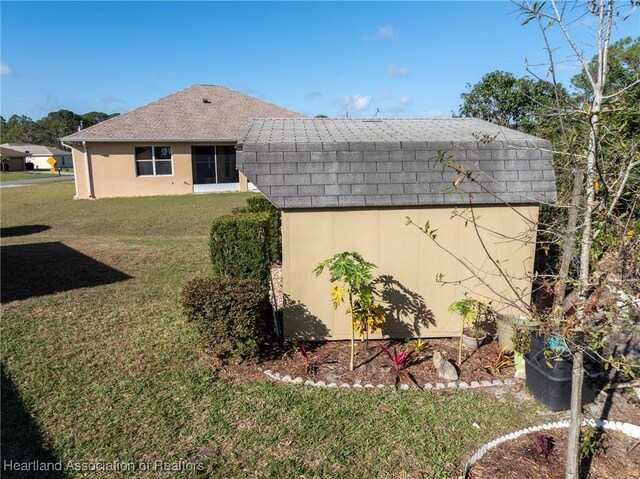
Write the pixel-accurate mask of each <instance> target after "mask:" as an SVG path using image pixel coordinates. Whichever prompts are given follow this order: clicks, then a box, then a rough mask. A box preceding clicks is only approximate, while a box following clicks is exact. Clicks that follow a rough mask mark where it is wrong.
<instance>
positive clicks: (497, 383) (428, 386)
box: [263, 369, 518, 391]
mask: <svg viewBox="0 0 640 479" xmlns="http://www.w3.org/2000/svg"><path fill="white" fill-rule="evenodd" d="M263 373H264V374H265V375H266V376H267V377H269V378H271V379H273V380H275V381H280V382H283V383H287V384H296V385H305V386H313V387H316V388H344V389H375V388H378V389H385V388H386V387H387V386H386V385H385V384H378V385H374V384H371V383H367V384H365V385H362V383H361V382H356V383H354V384H349V383H341V384H338V383H335V382H332V383H329V384H327V383H326V382H325V381H313V380H311V379H307V380H306V381H305V379H304V378H302V377H300V376H297V377H295V378H292V377H291V376H290V375H288V374H287V375H285V376H281V375H280V373H277V372H276V373H274V372H273V371H271V370H270V369H265V370H264V371H263ZM517 383H518V381H516V380H514V379H505V380H504V381H502V380H500V379H496V380H494V381H486V380H483V381H480V382H478V381H471V382H470V383H467V382H465V381H453V382H449V383H446V384H445V383H425V384H424V385H423V386H422V388H417V387H416V386H413V385H409V384H406V383H403V384H401V385H400V387H399V389H401V390H403V391H408V390H410V389H424V390H425V391H432V390H434V389H465V390H466V389H478V388H486V387H501V386H513V385H515V384H517Z"/></svg>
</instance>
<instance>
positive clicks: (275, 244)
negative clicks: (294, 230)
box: [247, 195, 282, 263]
mask: <svg viewBox="0 0 640 479" xmlns="http://www.w3.org/2000/svg"><path fill="white" fill-rule="evenodd" d="M247 211H248V212H249V213H268V214H269V258H270V259H271V261H272V262H277V263H279V262H281V261H282V233H281V232H280V227H281V217H280V210H279V209H278V208H276V207H275V206H273V204H272V203H271V202H270V201H269V200H268V199H266V198H265V197H264V196H262V195H256V196H251V197H249V198H247Z"/></svg>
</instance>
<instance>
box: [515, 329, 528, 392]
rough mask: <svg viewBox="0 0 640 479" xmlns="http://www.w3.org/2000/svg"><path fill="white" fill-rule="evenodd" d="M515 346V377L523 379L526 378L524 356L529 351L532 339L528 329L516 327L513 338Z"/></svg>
mask: <svg viewBox="0 0 640 479" xmlns="http://www.w3.org/2000/svg"><path fill="white" fill-rule="evenodd" d="M511 343H512V344H513V367H514V368H515V370H516V371H515V377H517V378H523V379H524V377H525V376H526V373H525V364H524V354H525V353H526V352H528V351H529V349H530V344H531V337H530V332H529V329H528V328H525V327H522V326H520V327H516V328H515V329H514V332H513V336H512V338H511Z"/></svg>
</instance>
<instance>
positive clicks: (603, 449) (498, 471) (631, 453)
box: [468, 429, 640, 479]
mask: <svg viewBox="0 0 640 479" xmlns="http://www.w3.org/2000/svg"><path fill="white" fill-rule="evenodd" d="M535 434H536V433H531V434H527V435H525V436H522V437H520V438H518V439H515V440H513V441H507V442H505V443H502V444H500V445H498V446H497V447H495V448H494V449H491V450H490V451H489V452H488V453H487V454H486V455H485V456H483V457H482V458H481V459H480V460H479V461H478V462H476V463H475V464H474V465H473V466H472V467H471V470H470V472H469V476H468V477H469V478H471V479H500V478H512V477H517V478H522V479H524V478H532V479H533V478H535V479H540V478H545V479H562V478H564V476H565V464H566V454H567V449H566V445H567V430H566V429H552V430H547V431H541V432H540V433H538V434H543V435H545V436H546V437H547V438H548V439H549V440H550V441H551V442H552V444H553V446H552V447H551V449H550V454H549V455H548V456H547V457H544V456H541V455H540V454H538V451H537V450H536V446H535V438H534V437H535ZM602 434H603V435H602V442H601V446H600V447H599V448H598V449H597V452H596V454H595V455H594V456H593V457H592V458H591V460H590V461H589V460H585V461H583V467H582V468H581V469H582V470H583V471H586V470H588V471H589V473H588V475H587V474H586V473H584V474H583V475H582V476H581V477H583V478H589V479H622V478H625V479H634V478H635V479H638V478H640V444H638V440H637V439H634V438H631V437H629V436H627V435H625V434H623V433H621V432H618V431H607V430H605V431H603V433H602ZM589 466H590V467H589ZM587 467H589V468H588V469H587Z"/></svg>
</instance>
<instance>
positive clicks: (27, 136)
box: [0, 110, 120, 148]
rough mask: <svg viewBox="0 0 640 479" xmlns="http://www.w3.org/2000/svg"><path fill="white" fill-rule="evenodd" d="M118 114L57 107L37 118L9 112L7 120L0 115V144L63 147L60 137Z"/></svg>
mask: <svg viewBox="0 0 640 479" xmlns="http://www.w3.org/2000/svg"><path fill="white" fill-rule="evenodd" d="M119 114H120V113H111V114H109V113H103V112H100V111H91V112H89V113H84V114H82V115H79V114H77V113H74V112H72V111H69V110H58V111H54V112H51V113H49V114H48V115H47V116H45V117H43V118H40V119H39V120H32V119H31V118H29V117H28V116H25V115H12V116H11V117H10V118H9V119H8V120H7V119H5V118H4V117H2V116H0V143H30V144H34V145H43V146H51V147H54V148H63V146H62V145H61V144H60V138H62V137H64V136H67V135H70V134H72V133H75V132H76V131H78V129H79V128H88V127H90V126H92V125H95V124H97V123H100V122H102V121H105V120H108V119H109V118H113V117H114V116H118V115H119Z"/></svg>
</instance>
